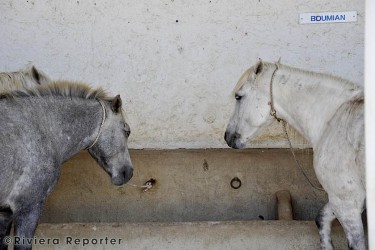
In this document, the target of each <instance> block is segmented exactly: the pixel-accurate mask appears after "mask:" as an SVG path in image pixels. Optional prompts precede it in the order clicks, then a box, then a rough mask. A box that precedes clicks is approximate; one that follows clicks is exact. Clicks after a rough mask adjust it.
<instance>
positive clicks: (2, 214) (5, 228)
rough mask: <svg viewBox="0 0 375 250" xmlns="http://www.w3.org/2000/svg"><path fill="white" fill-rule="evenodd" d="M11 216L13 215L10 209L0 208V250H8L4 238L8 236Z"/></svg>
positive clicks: (6, 241)
mask: <svg viewBox="0 0 375 250" xmlns="http://www.w3.org/2000/svg"><path fill="white" fill-rule="evenodd" d="M12 215H13V213H12V210H11V209H10V208H8V207H6V208H0V250H3V249H8V244H7V243H8V239H7V238H6V237H8V236H9V234H10V229H11V226H12V219H13V217H12ZM9 243H10V241H9Z"/></svg>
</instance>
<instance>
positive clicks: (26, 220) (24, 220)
mask: <svg viewBox="0 0 375 250" xmlns="http://www.w3.org/2000/svg"><path fill="white" fill-rule="evenodd" d="M42 207H43V204H42V203H39V204H35V203H34V204H31V206H30V207H28V208H26V209H24V210H21V211H19V212H18V213H17V216H16V218H15V221H14V236H15V239H16V238H18V239H20V240H21V242H20V243H21V244H19V245H15V246H14V250H29V249H32V239H33V237H34V233H35V230H36V227H37V225H38V220H39V217H40V214H41V212H42Z"/></svg>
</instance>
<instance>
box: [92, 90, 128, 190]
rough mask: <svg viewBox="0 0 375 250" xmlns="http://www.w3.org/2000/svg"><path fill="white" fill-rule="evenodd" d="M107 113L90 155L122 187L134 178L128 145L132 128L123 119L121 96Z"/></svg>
mask: <svg viewBox="0 0 375 250" xmlns="http://www.w3.org/2000/svg"><path fill="white" fill-rule="evenodd" d="M106 113H107V118H106V120H105V122H104V125H103V128H102V132H101V134H100V136H99V139H98V141H97V143H96V144H95V145H94V146H93V147H92V148H90V149H89V153H90V154H91V155H92V156H93V157H94V159H95V160H96V161H97V162H98V163H99V165H100V166H101V167H102V168H103V169H104V170H105V171H106V172H107V173H108V174H109V175H110V176H111V180H112V183H113V184H115V185H122V184H124V183H126V182H128V181H129V180H130V179H131V178H132V176H133V166H132V162H131V159H130V155H129V151H128V144H127V142H128V137H129V135H130V127H129V125H128V124H127V123H126V122H125V119H124V117H123V114H122V108H121V99H120V97H119V96H116V97H115V98H114V99H113V100H112V101H111V102H110V108H108V106H107V112H106Z"/></svg>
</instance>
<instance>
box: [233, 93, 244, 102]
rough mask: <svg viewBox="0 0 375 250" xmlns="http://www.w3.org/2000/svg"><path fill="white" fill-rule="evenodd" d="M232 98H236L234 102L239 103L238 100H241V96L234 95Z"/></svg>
mask: <svg viewBox="0 0 375 250" xmlns="http://www.w3.org/2000/svg"><path fill="white" fill-rule="evenodd" d="M234 98H236V100H237V101H239V100H241V98H242V96H240V95H237V94H236V95H235V96H234Z"/></svg>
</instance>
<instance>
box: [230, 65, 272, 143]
mask: <svg viewBox="0 0 375 250" xmlns="http://www.w3.org/2000/svg"><path fill="white" fill-rule="evenodd" d="M265 67H266V66H265V65H264V64H263V63H262V62H261V61H260V62H258V63H257V64H256V65H255V66H253V67H252V68H250V70H249V72H250V73H249V74H248V76H247V75H244V76H245V77H246V76H247V78H246V79H245V82H244V84H243V85H242V86H241V87H239V88H238V87H237V88H238V89H236V90H235V98H236V106H235V109H234V112H233V115H232V118H231V119H230V120H229V124H228V126H227V129H226V131H225V135H224V139H225V141H226V142H227V144H228V145H229V146H230V147H232V148H244V147H245V146H246V142H247V140H248V139H249V138H250V137H252V136H254V135H255V134H256V133H257V131H258V130H259V128H261V127H262V126H265V125H267V124H269V123H271V122H272V119H271V116H270V106H269V105H268V103H269V101H270V92H269V82H267V81H266V79H267V76H266V77H264V72H265ZM245 74H246V73H245ZM244 76H243V77H244ZM263 79H264V80H263ZM240 81H241V79H240ZM239 84H241V83H240V82H239Z"/></svg>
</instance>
